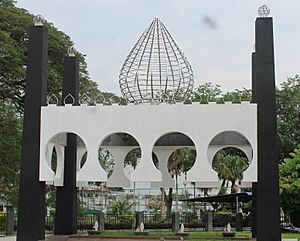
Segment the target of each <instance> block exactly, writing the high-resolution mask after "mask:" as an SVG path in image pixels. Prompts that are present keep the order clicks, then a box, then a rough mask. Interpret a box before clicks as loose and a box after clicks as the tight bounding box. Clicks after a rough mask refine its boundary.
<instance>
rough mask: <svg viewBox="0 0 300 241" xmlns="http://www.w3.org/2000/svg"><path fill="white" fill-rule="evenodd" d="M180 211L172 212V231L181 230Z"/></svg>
mask: <svg viewBox="0 0 300 241" xmlns="http://www.w3.org/2000/svg"><path fill="white" fill-rule="evenodd" d="M179 225H180V223H179V213H178V212H174V213H172V232H175V233H177V232H178V231H179Z"/></svg>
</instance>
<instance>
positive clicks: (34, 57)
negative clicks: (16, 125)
mask: <svg viewBox="0 0 300 241" xmlns="http://www.w3.org/2000/svg"><path fill="white" fill-rule="evenodd" d="M47 65H48V30H47V29H46V28H45V27H43V26H34V27H33V26H32V27H30V29H29V44H28V54H27V70H26V76H27V77H26V88H25V104H24V122H23V140H22V153H21V173H20V190H19V207H18V232H17V240H18V241H37V240H40V239H44V238H45V232H44V231H45V183H44V182H40V181H39V160H40V115H41V105H46V104H47Z"/></svg>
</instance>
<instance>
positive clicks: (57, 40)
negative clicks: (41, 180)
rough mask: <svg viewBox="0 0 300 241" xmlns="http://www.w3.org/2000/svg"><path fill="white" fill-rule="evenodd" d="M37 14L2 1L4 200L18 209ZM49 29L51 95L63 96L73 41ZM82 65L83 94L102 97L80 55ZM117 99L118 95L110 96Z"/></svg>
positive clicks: (0, 162) (0, 153) (0, 161)
mask: <svg viewBox="0 0 300 241" xmlns="http://www.w3.org/2000/svg"><path fill="white" fill-rule="evenodd" d="M33 17H34V16H33V15H32V14H30V13H29V12H28V11H27V10H25V9H21V8H17V7H16V6H15V1H13V0H0V103H1V106H0V115H1V125H0V133H1V136H0V137H1V140H0V141H1V146H0V148H1V149H0V173H1V183H0V185H1V198H2V199H3V200H6V201H8V202H10V203H11V204H12V205H13V206H16V200H17V188H18V178H19V176H18V175H19V169H20V152H21V133H22V120H21V118H19V117H20V116H22V114H23V101H24V94H25V91H24V90H25V74H26V59H27V45H28V29H29V26H31V25H33ZM43 24H44V25H45V26H46V27H47V28H48V42H49V44H48V47H49V48H48V54H49V62H48V95H51V94H55V95H56V96H57V97H59V96H60V95H61V84H62V78H63V62H64V56H65V55H66V53H67V50H68V48H69V47H70V46H72V45H73V42H72V40H71V38H70V37H69V36H68V35H66V34H65V33H63V32H61V31H59V30H58V29H57V28H55V26H54V25H53V24H52V23H49V22H47V21H46V20H44V22H43ZM76 55H77V56H78V58H79V65H80V93H81V94H83V93H86V94H87V95H88V96H90V97H96V96H97V95H98V94H100V91H99V90H98V89H97V83H96V82H94V81H92V80H91V79H90V77H89V75H88V71H87V65H86V62H85V56H84V55H83V54H82V53H80V52H77V53H76ZM103 95H104V96H108V95H110V97H111V98H115V95H113V94H110V93H105V94H103Z"/></svg>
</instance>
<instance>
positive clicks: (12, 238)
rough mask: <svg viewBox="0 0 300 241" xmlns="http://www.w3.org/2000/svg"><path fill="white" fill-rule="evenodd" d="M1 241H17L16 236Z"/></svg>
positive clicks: (0, 239) (3, 238)
mask: <svg viewBox="0 0 300 241" xmlns="http://www.w3.org/2000/svg"><path fill="white" fill-rule="evenodd" d="M0 241H16V236H8V237H0Z"/></svg>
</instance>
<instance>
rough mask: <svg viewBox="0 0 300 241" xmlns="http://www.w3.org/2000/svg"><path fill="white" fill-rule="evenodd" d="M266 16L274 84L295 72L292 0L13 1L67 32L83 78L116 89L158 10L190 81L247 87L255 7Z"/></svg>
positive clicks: (297, 20) (295, 3)
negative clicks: (83, 64) (83, 66)
mask: <svg viewBox="0 0 300 241" xmlns="http://www.w3.org/2000/svg"><path fill="white" fill-rule="evenodd" d="M263 4H266V5H267V6H268V7H269V8H270V10H271V14H270V16H272V17H273V21H274V38H275V58H276V59H275V68H276V70H275V71H276V84H277V86H280V83H281V82H282V81H285V80H286V79H287V77H293V76H295V75H296V74H300V47H299V44H300V31H299V24H300V14H299V9H300V1H299V0H286V1H281V0H265V1H261V0H247V1H246V0H226V1H221V0H218V1H217V0H210V1H209V0H18V3H17V6H18V7H22V8H25V9H27V10H28V11H29V12H30V13H33V14H41V15H42V16H43V17H44V18H45V19H47V20H48V21H50V22H52V23H53V24H54V25H55V26H56V27H57V28H58V29H59V30H61V31H63V32H65V33H66V34H68V35H69V36H70V37H71V39H72V41H73V42H74V43H75V45H74V46H75V48H76V49H77V50H78V51H80V52H81V53H83V54H86V61H87V65H88V71H89V74H90V77H91V78H92V79H93V80H94V81H96V82H97V83H98V85H99V88H100V89H101V90H102V91H109V92H113V93H116V94H118V95H120V90H119V73H120V70H121V67H122V65H123V63H124V61H125V59H126V57H127V55H128V53H129V52H130V50H131V49H132V48H133V46H134V44H135V42H136V41H137V40H138V38H139V37H140V35H141V34H142V33H143V31H144V30H145V29H146V28H147V27H148V26H149V25H150V23H151V21H152V20H153V19H154V18H155V17H156V16H159V17H160V19H161V21H162V22H163V23H164V24H165V26H166V27H167V28H168V30H169V31H170V33H171V35H172V36H173V37H174V39H175V40H176V42H177V44H178V46H179V47H180V48H181V49H182V51H183V53H184V54H185V56H186V57H187V59H188V61H189V62H190V64H191V66H192V69H193V71H194V76H195V79H194V80H195V85H194V86H195V87H197V86H198V85H200V84H204V83H206V82H213V83H216V84H219V85H221V88H222V90H223V91H230V90H234V89H236V88H239V89H240V88H242V87H245V88H251V52H252V51H253V48H254V44H255V43H254V38H255V36H254V23H255V18H256V17H257V16H258V14H257V9H258V7H260V6H261V5H263Z"/></svg>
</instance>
